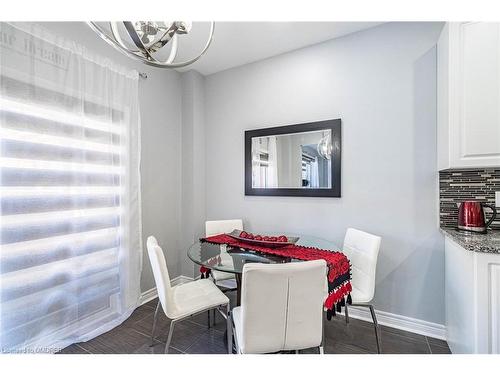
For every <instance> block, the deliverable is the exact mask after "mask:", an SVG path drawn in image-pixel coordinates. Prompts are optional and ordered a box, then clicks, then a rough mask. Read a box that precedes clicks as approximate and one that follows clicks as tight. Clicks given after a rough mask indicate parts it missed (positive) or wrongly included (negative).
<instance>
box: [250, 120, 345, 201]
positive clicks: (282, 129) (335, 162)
mask: <svg viewBox="0 0 500 375" xmlns="http://www.w3.org/2000/svg"><path fill="white" fill-rule="evenodd" d="M325 129H330V130H331V131H332V145H333V151H332V152H333V158H332V173H331V176H332V187H331V188H330V189H301V188H266V189H264V188H253V187H252V138H255V137H265V136H271V135H280V134H291V133H292V134H293V133H304V132H311V131H316V130H325ZM341 156H342V137H341V121H340V119H335V120H325V121H316V122H307V123H304V124H295V125H286V126H276V127H272V128H264V129H256V130H246V131H245V195H253V196H255V195H257V196H286V197H333V198H340V196H341V195H340V191H341V177H342V176H341Z"/></svg>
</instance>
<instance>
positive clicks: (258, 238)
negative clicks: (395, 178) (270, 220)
mask: <svg viewBox="0 0 500 375" xmlns="http://www.w3.org/2000/svg"><path fill="white" fill-rule="evenodd" d="M228 235H229V236H231V237H233V238H234V239H237V240H238V241H243V242H247V243H250V244H254V245H259V246H266V247H282V246H287V245H294V244H295V243H296V242H297V241H298V240H299V237H290V236H285V235H284V234H282V235H261V234H255V233H251V232H247V231H244V230H237V229H235V230H233V231H232V232H231V233H228Z"/></svg>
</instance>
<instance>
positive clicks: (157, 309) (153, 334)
mask: <svg viewBox="0 0 500 375" xmlns="http://www.w3.org/2000/svg"><path fill="white" fill-rule="evenodd" d="M159 311H160V300H158V303H157V304H156V310H155V317H154V319H153V329H152V330H151V346H154V344H155V342H154V338H155V328H156V320H157V319H158V312H159Z"/></svg>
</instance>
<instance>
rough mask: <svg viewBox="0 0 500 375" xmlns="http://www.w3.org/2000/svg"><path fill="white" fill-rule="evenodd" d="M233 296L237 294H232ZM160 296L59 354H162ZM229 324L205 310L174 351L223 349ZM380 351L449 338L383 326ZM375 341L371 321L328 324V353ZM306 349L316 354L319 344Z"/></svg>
mask: <svg viewBox="0 0 500 375" xmlns="http://www.w3.org/2000/svg"><path fill="white" fill-rule="evenodd" d="M231 297H232V298H231V299H234V296H231ZM156 302H157V300H153V301H150V302H148V303H146V304H144V305H142V306H140V307H139V308H137V309H136V310H135V311H134V313H133V314H132V315H131V316H130V318H129V319H127V320H126V321H125V322H124V323H123V324H122V325H120V326H119V327H116V328H115V329H113V330H111V331H109V332H106V333H105V334H103V335H101V336H98V337H96V338H94V339H92V340H90V341H87V342H81V343H78V344H74V345H71V346H69V347H67V348H65V349H63V350H62V351H60V352H59V353H64V354H101V353H109V354H111V353H116V354H118V353H119V354H129V353H130V354H156V353H163V351H164V349H165V342H166V340H167V334H168V329H169V321H168V319H167V318H166V317H165V315H164V314H159V318H158V325H157V331H156V332H157V337H156V340H155V344H154V345H153V346H152V347H151V346H150V340H151V339H150V335H151V327H152V325H153V315H154V308H155V306H156ZM225 327H226V323H225V321H224V320H223V318H222V317H221V316H219V315H218V316H217V324H216V325H215V327H212V328H210V329H209V328H208V327H207V314H206V313H203V314H200V315H197V316H194V317H192V318H191V319H189V320H185V321H182V322H179V323H178V324H177V325H176V327H175V331H174V334H173V337H172V345H171V347H170V353H176V354H180V353H196V354H224V353H226V348H225V344H224V330H225ZM380 329H381V337H382V352H383V353H391V354H447V353H450V349H449V348H448V345H447V344H446V341H442V340H438V339H435V338H431V337H426V336H422V335H417V334H415V333H410V332H406V331H400V330H398V329H394V328H390V327H384V326H380ZM376 351H377V344H376V341H375V334H374V330H373V325H372V324H371V323H369V322H365V321H362V320H357V319H352V318H351V319H350V322H349V324H348V325H346V323H345V320H344V318H343V317H342V316H337V317H334V318H333V319H332V320H331V321H327V324H326V327H325V353H330V354H369V353H376ZM304 353H317V350H316V349H310V350H304Z"/></svg>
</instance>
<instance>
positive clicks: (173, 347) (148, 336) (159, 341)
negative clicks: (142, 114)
mask: <svg viewBox="0 0 500 375" xmlns="http://www.w3.org/2000/svg"><path fill="white" fill-rule="evenodd" d="M130 329H131V330H132V331H135V332H137V333H138V334H140V335H142V336H145V337H147V338H148V339H150V338H151V335H147V334H145V333H144V332H141V331H138V330H136V329H135V328H133V327H130ZM153 340H154V341H156V342H157V343H158V344H165V345H166V344H167V343H166V342H165V343H164V342H163V341H161V340H158V339H156V338H155V339H153ZM170 347H171V348H172V349H175V350H177V351H178V352H181V353H184V352H183V351H182V350H180V349H179V348H176V347H175V346H173V345H172V344H170Z"/></svg>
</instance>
